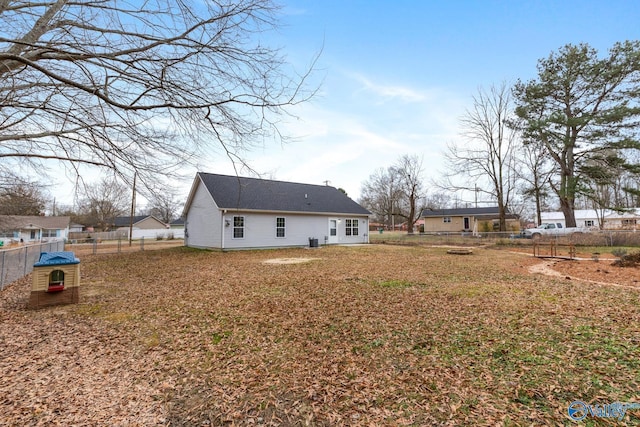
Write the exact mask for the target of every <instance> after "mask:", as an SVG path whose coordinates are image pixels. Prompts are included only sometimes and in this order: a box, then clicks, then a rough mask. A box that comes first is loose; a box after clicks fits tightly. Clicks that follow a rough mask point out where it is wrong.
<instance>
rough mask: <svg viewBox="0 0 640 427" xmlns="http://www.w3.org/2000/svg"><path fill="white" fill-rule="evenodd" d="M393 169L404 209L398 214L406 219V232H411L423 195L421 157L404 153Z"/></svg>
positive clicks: (417, 216)
mask: <svg viewBox="0 0 640 427" xmlns="http://www.w3.org/2000/svg"><path fill="white" fill-rule="evenodd" d="M393 169H394V171H395V174H396V175H397V176H398V178H399V179H398V181H399V188H400V191H401V192H402V195H403V198H402V199H401V200H402V201H403V202H404V209H400V210H399V212H398V214H399V215H400V216H402V217H404V219H405V220H406V221H407V234H413V226H414V225H415V223H416V221H417V220H418V218H419V216H420V213H421V212H420V211H421V208H422V206H418V202H419V200H420V199H421V198H422V197H423V185H422V180H423V177H422V174H423V173H424V171H423V169H422V159H420V158H419V157H418V156H409V155H407V154H405V155H404V156H402V157H400V159H399V160H398V162H397V163H396V165H395V166H393Z"/></svg>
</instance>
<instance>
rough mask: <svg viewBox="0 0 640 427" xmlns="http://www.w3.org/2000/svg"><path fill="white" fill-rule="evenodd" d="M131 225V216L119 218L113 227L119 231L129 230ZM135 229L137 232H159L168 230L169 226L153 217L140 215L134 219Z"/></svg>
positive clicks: (115, 220)
mask: <svg viewBox="0 0 640 427" xmlns="http://www.w3.org/2000/svg"><path fill="white" fill-rule="evenodd" d="M131 223H132V221H131V217H130V216H119V217H117V218H114V220H113V226H114V228H116V229H118V230H120V229H125V228H126V229H128V228H129V227H130V226H131ZM133 228H135V229H136V230H159V229H163V228H168V226H167V224H165V223H164V222H162V221H160V220H159V219H158V218H156V217H155V216H153V215H138V216H134V217H133Z"/></svg>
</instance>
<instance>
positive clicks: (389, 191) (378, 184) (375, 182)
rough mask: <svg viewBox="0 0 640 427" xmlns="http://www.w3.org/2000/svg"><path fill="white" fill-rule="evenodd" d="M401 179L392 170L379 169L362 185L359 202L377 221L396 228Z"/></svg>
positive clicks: (400, 195)
mask: <svg viewBox="0 0 640 427" xmlns="http://www.w3.org/2000/svg"><path fill="white" fill-rule="evenodd" d="M398 181H399V179H398V177H397V175H396V171H395V170H394V169H392V168H387V169H385V168H379V169H377V170H376V171H375V172H374V173H373V174H371V176H369V179H368V180H367V181H365V182H364V183H363V184H362V190H361V193H362V195H361V197H360V199H359V200H358V202H359V203H360V204H361V205H362V206H364V207H366V208H367V209H368V210H370V211H371V212H372V213H373V214H374V219H375V221H378V222H381V223H384V224H386V225H387V226H388V227H389V228H390V229H393V228H394V226H395V216H396V215H397V212H398V206H400V204H401V197H402V193H401V191H400V187H399V182H398Z"/></svg>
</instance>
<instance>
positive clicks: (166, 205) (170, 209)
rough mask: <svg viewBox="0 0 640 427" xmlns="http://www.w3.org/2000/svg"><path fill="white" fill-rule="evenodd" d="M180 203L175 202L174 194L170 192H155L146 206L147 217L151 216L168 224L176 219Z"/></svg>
mask: <svg viewBox="0 0 640 427" xmlns="http://www.w3.org/2000/svg"><path fill="white" fill-rule="evenodd" d="M180 205H181V203H180V202H178V201H177V200H176V194H175V193H173V192H172V191H171V190H166V191H164V192H157V193H155V194H154V195H153V197H152V199H151V202H150V204H149V205H148V206H147V212H148V214H149V215H153V216H155V217H156V218H158V219H159V220H161V221H162V222H164V223H166V224H169V223H170V222H171V221H173V220H174V219H177V217H178V216H179V215H178V211H179V209H180Z"/></svg>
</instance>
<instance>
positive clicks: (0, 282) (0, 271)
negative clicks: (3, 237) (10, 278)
mask: <svg viewBox="0 0 640 427" xmlns="http://www.w3.org/2000/svg"><path fill="white" fill-rule="evenodd" d="M5 255H6V252H5V251H2V264H0V266H1V267H0V291H1V290H3V289H4V258H5Z"/></svg>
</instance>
